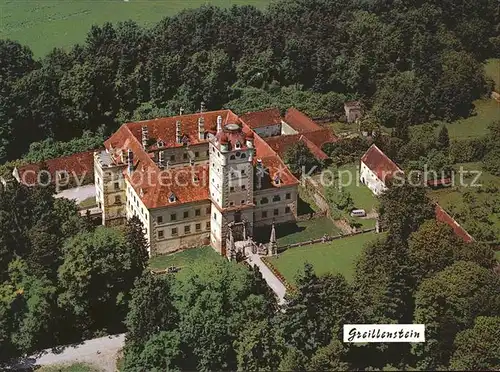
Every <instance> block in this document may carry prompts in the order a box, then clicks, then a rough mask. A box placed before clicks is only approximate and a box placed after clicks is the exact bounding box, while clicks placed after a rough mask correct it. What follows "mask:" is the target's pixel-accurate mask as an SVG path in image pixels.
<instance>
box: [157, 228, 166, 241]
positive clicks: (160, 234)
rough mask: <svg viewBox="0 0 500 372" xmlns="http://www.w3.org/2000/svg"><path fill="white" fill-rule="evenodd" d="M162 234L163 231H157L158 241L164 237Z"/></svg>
mask: <svg viewBox="0 0 500 372" xmlns="http://www.w3.org/2000/svg"><path fill="white" fill-rule="evenodd" d="M164 235H165V234H164V232H163V230H158V239H163V236H164Z"/></svg>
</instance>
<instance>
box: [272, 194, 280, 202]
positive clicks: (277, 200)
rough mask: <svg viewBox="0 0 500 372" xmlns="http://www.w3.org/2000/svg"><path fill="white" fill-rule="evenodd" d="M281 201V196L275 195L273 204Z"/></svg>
mask: <svg viewBox="0 0 500 372" xmlns="http://www.w3.org/2000/svg"><path fill="white" fill-rule="evenodd" d="M279 201H281V198H280V196H279V195H274V196H273V202H279Z"/></svg>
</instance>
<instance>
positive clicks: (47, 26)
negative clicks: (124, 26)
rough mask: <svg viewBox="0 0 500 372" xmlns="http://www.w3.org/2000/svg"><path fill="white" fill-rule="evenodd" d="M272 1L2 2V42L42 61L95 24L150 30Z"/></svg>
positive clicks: (131, 0) (129, 0) (102, 0)
mask: <svg viewBox="0 0 500 372" xmlns="http://www.w3.org/2000/svg"><path fill="white" fill-rule="evenodd" d="M269 2H270V0H208V1H207V0H128V1H123V0H99V1H93V0H1V1H0V39H5V38H8V39H13V40H16V41H19V42H21V43H22V44H26V45H28V46H29V47H31V49H32V50H33V52H34V54H35V56H37V57H40V56H43V55H44V54H46V53H47V52H49V51H50V50H52V48H54V47H68V46H71V45H73V44H75V43H78V42H82V41H84V40H85V37H86V34H87V32H88V31H89V29H90V26H92V25H93V24H98V25H101V24H103V23H105V22H108V21H109V22H118V21H126V20H128V19H132V20H134V21H136V22H137V23H139V24H141V25H145V26H151V25H153V24H155V23H156V22H158V21H159V20H161V19H162V18H163V17H166V16H171V15H173V14H176V13H178V12H179V11H181V10H183V9H185V8H195V7H199V6H200V5H203V4H213V5H217V6H221V7H229V6H231V5H254V6H256V7H259V8H261V9H263V8H265V7H266V6H267V4H269Z"/></svg>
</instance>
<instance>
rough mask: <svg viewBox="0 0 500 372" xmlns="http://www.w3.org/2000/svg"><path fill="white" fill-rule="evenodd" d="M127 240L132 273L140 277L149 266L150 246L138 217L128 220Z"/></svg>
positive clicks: (126, 228)
mask: <svg viewBox="0 0 500 372" xmlns="http://www.w3.org/2000/svg"><path fill="white" fill-rule="evenodd" d="M125 231H126V232H125V239H126V241H127V248H128V250H129V254H130V259H131V263H132V272H133V275H135V276H136V277H138V276H140V275H141V274H142V272H143V271H144V269H146V267H147V266H148V259H149V244H148V241H147V240H146V236H145V234H144V226H143V224H142V222H141V220H139V218H138V217H137V216H133V217H132V218H130V219H128V220H127V225H126V227H125Z"/></svg>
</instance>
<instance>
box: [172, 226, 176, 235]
mask: <svg viewBox="0 0 500 372" xmlns="http://www.w3.org/2000/svg"><path fill="white" fill-rule="evenodd" d="M175 235H177V227H174V228H173V229H172V236H175Z"/></svg>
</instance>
